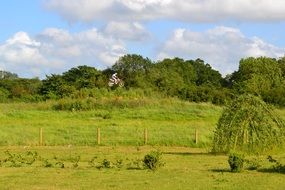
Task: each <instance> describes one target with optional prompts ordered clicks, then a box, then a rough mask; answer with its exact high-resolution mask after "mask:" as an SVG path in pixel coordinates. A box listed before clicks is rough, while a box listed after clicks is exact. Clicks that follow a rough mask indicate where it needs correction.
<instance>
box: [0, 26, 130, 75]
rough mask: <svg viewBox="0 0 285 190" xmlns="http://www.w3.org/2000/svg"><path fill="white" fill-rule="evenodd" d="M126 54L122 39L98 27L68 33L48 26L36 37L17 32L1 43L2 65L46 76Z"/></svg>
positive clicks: (112, 60) (99, 64)
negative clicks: (107, 33)
mask: <svg viewBox="0 0 285 190" xmlns="http://www.w3.org/2000/svg"><path fill="white" fill-rule="evenodd" d="M125 53H126V49H125V45H124V43H123V42H121V41H120V40H118V39H114V38H112V37H110V36H108V35H104V34H103V33H100V32H98V30H97V29H90V30H86V31H82V32H79V33H69V32H68V31H65V30H62V29H57V28H49V29H46V30H44V31H43V32H41V33H40V34H38V35H36V36H35V37H31V36H29V35H28V34H27V33H25V32H18V33H16V34H15V35H14V36H12V37H11V38H10V39H8V40H7V41H6V42H4V43H3V44H2V45H0V68H2V69H4V70H7V71H10V72H15V73H17V74H19V75H20V76H23V77H34V76H39V77H44V76H45V74H51V73H60V72H63V71H66V70H67V69H70V68H71V67H74V66H77V65H83V64H87V65H92V66H95V67H97V68H105V67H107V66H110V65H112V64H114V63H115V61H116V60H117V59H118V58H119V57H120V56H122V55H123V54H125Z"/></svg>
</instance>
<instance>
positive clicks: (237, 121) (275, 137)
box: [213, 95, 285, 153]
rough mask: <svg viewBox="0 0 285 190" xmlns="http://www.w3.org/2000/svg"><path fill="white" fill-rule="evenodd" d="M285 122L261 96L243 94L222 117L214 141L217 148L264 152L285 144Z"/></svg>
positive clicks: (222, 150)
mask: <svg viewBox="0 0 285 190" xmlns="http://www.w3.org/2000/svg"><path fill="white" fill-rule="evenodd" d="M284 132H285V125H284V122H283V120H282V119H281V118H280V117H278V115H277V114H276V113H275V112H274V110H273V109H272V107H271V106H269V105H267V104H266V103H265V102H264V101H262V100H261V99H260V98H259V97H255V96H252V95H242V96H240V97H238V98H237V99H236V100H234V101H233V102H232V103H231V104H230V105H229V106H227V107H226V108H225V109H224V111H223V113H222V116H221V117H220V119H219V121H218V124H217V127H216V130H215V133H214V141H213V151H214V152H229V151H232V150H234V151H243V152H247V153H262V152H265V151H268V150H271V149H273V148H275V147H278V146H281V145H282V144H283V142H284V138H285V133H284Z"/></svg>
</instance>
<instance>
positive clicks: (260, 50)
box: [158, 26, 285, 74]
mask: <svg viewBox="0 0 285 190" xmlns="http://www.w3.org/2000/svg"><path fill="white" fill-rule="evenodd" d="M284 53H285V49H284V48H279V47H276V46H274V45H272V44H269V43H266V42H265V41H263V40H262V39H260V38H257V37H252V38H248V37H246V36H244V35H243V34H242V33H241V31H239V30H238V29H236V28H229V27H223V26H222V27H216V28H214V29H211V30H208V31H205V32H193V31H190V30H186V29H177V30H175V31H174V32H173V34H172V36H171V37H170V39H168V40H167V41H166V42H165V43H164V44H163V46H162V47H161V49H160V52H159V53H158V59H163V58H165V57H176V56H178V57H182V58H185V59H196V58H201V59H203V60H205V61H206V62H208V63H209V64H210V65H211V66H213V67H214V68H215V69H218V70H219V71H220V72H222V73H223V74H226V73H230V72H233V71H234V70H236V69H237V68H238V63H239V60H240V59H241V58H244V57H249V56H253V57H258V56H268V57H276V58H278V57H281V56H283V55H284Z"/></svg>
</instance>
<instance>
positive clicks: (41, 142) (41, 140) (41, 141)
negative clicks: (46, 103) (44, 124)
mask: <svg viewBox="0 0 285 190" xmlns="http://www.w3.org/2000/svg"><path fill="white" fill-rule="evenodd" d="M39 135H40V138H39V145H40V146H43V128H40V134H39Z"/></svg>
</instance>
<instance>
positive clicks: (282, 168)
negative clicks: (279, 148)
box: [267, 156, 285, 173]
mask: <svg viewBox="0 0 285 190" xmlns="http://www.w3.org/2000/svg"><path fill="white" fill-rule="evenodd" d="M267 159H268V161H269V162H270V163H273V164H274V165H273V166H272V169H273V170H274V171H275V172H278V173H285V165H284V164H282V163H280V162H279V161H278V160H276V159H274V158H273V157H272V156H268V157H267Z"/></svg>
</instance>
